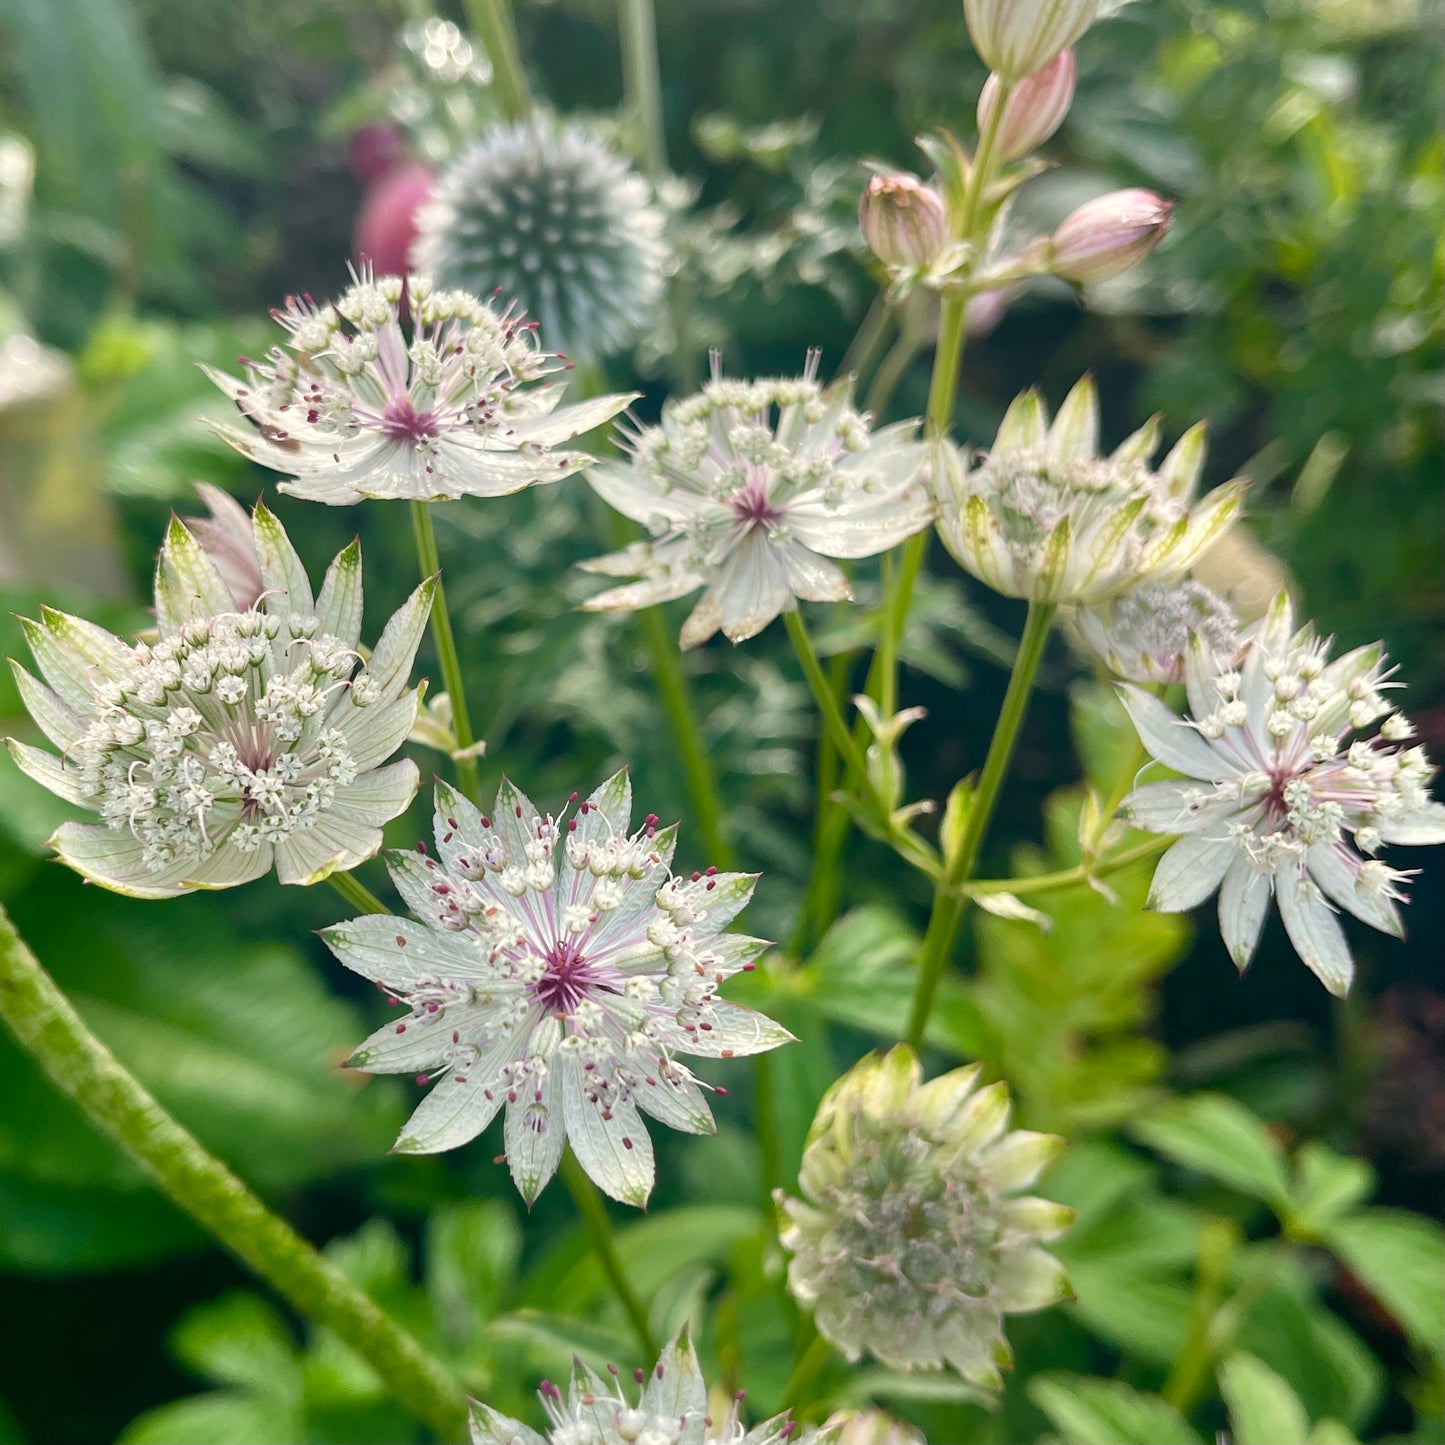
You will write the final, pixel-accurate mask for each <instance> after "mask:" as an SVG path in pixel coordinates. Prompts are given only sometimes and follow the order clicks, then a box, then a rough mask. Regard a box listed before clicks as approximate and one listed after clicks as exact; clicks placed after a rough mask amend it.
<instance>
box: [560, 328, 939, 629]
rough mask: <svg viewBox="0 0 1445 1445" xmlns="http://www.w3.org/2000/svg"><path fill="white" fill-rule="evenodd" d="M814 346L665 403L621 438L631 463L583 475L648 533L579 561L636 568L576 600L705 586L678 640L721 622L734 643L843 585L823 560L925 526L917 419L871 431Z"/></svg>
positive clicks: (617, 605) (836, 596)
mask: <svg viewBox="0 0 1445 1445" xmlns="http://www.w3.org/2000/svg"><path fill="white" fill-rule="evenodd" d="M816 371H817V354H816V353H814V354H812V355H810V356H809V358H808V366H807V369H806V370H805V372H804V374H803V375H802V376H800V377H796V378H790V379H787V380H764V381H728V380H726V379H724V378H723V377H722V376H721V375H720V374H719V373H718V371H717V364H716V361H714V373H713V379H712V380H711V381H710V382H709V383H708V384H707V385H706V386H704V387H703V389H702V391H701V393H699V394H698V395H697V396H693V397H689V398H687V399H686V400H685V401H678V402H669V403H668V404H667V405H666V406H665V407H664V408H663V412H662V422H661V424H660V425H658V426H645V427H640V428H639V429H637V430H636V431H635V432H634V433H633V434H632V436H631V437H630V438H628V443H627V445H628V450H629V452H630V453H631V461H630V464H629V465H626V466H603V467H600V468H598V469H597V470H595V471H593V472H592V473H591V474H590V475H589V476H588V481H589V482H590V483H591V485H592V487H593V489H594V490H595V491H596V492H597V493H598V494H599V495H601V496H602V497H603V498H604V499H605V500H606V501H607V502H609V503H610V504H611V505H612V506H614V507H616V508H617V510H618V511H619V512H622V513H623V514H624V515H626V516H628V517H631V518H632V520H633V521H635V522H641V523H643V524H644V525H645V526H647V527H648V528H649V529H650V530H651V531H652V533H653V536H654V540H653V541H651V542H649V543H637V544H635V545H634V546H632V547H629V548H627V549H626V550H625V551H622V552H616V553H613V554H612V555H610V556H607V557H600V558H598V559H596V560H595V561H592V562H588V563H584V564H583V566H584V567H585V568H586V569H587V570H588V571H591V572H601V573H604V574H606V575H609V576H614V577H640V578H641V579H642V580H641V581H638V582H633V583H631V584H629V585H627V586H624V587H614V588H612V589H611V590H609V591H607V592H603V593H602V594H601V595H600V596H597V597H594V598H592V599H591V600H590V601H589V602H587V603H585V604H584V606H586V607H587V608H589V609H590V610H593V611H602V610H620V609H632V608H638V607H651V606H653V605H654V604H655V603H658V602H666V601H669V600H671V599H672V598H674V597H683V596H686V595H687V594H688V593H689V592H695V591H696V590H697V589H698V588H699V587H701V588H705V589H706V590H705V591H704V593H703V596H702V599H701V601H700V602H699V603H698V604H697V606H696V607H695V608H694V609H693V612H692V615H691V616H690V617H689V618H688V619H687V622H686V623H685V625H684V626H683V629H682V645H683V646H684V647H693V646H696V645H697V644H698V643H700V642H705V641H706V640H707V639H708V638H709V637H711V636H712V635H713V633H715V632H716V631H718V629H719V628H721V629H722V631H723V632H724V633H725V634H726V635H727V636H728V637H729V638H731V639H732V640H733V641H734V642H741V641H742V640H743V639H744V638H748V637H752V636H754V635H755V634H756V633H759V632H761V631H762V630H763V628H764V627H766V626H767V625H768V623H769V622H771V621H772V620H773V619H774V618H775V617H777V616H778V614H779V613H780V612H783V611H785V610H787V609H789V608H792V607H794V606H795V605H796V602H797V599H799V598H802V599H804V600H806V601H810V602H831V601H838V600H842V599H850V598H851V597H852V595H853V592H852V588H851V587H850V586H849V584H848V579H847V577H846V576H845V575H844V574H843V572H842V570H841V569H840V568H838V567H835V566H834V565H833V563H832V562H830V561H828V560H827V559H828V558H830V557H871V556H873V555H874V554H875V553H878V552H883V551H886V550H887V549H888V548H890V547H893V546H895V545H896V544H897V543H899V542H901V541H902V540H903V539H904V538H905V537H909V536H911V535H912V534H913V533H915V532H919V531H922V530H923V528H924V527H926V526H927V525H928V524H929V522H930V521H931V520H932V518H933V504H932V502H931V501H930V499H929V497H928V494H927V492H926V490H925V489H924V486H923V485H922V480H921V478H922V476H923V471H924V466H925V463H926V459H927V454H926V452H925V451H924V449H923V447H922V446H921V445H920V444H919V443H918V442H916V441H915V440H914V436H915V433H916V430H917V424H916V423H915V422H902V423H899V424H898V425H895V426H889V427H884V428H883V429H882V430H881V431H878V432H873V431H870V429H869V424H868V418H867V417H866V416H863V415H861V414H860V413H859V412H857V411H855V410H854V409H853V407H852V405H851V401H850V397H849V393H848V390H847V388H846V387H842V386H839V387H836V388H833V389H831V390H829V391H825V390H824V389H823V388H822V387H821V386H819V384H818V382H817V380H816V375H815V373H816Z"/></svg>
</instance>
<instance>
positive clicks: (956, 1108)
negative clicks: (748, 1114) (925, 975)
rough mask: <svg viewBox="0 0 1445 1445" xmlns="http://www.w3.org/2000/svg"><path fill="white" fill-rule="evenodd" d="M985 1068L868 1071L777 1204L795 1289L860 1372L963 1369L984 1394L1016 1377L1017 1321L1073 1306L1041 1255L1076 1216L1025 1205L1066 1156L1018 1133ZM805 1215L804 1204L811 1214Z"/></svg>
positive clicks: (1055, 1142) (1035, 1203) (864, 1068)
mask: <svg viewBox="0 0 1445 1445" xmlns="http://www.w3.org/2000/svg"><path fill="white" fill-rule="evenodd" d="M980 1067H981V1066H980V1065H977V1064H974V1065H971V1066H970V1067H968V1068H964V1069H955V1070H954V1071H953V1072H952V1073H949V1074H945V1075H943V1076H942V1077H941V1078H938V1079H934V1080H933V1081H932V1082H931V1083H928V1084H923V1083H921V1080H922V1071H921V1070H920V1068H919V1065H918V1060H917V1058H916V1057H915V1056H914V1054H913V1052H912V1050H910V1049H908V1048H905V1047H904V1046H902V1045H899V1046H898V1047H897V1048H895V1049H892V1050H891V1051H890V1052H889V1053H888V1054H887V1055H885V1056H883V1057H879V1056H878V1055H876V1054H875V1055H870V1056H869V1057H868V1058H866V1059H864V1060H863V1062H862V1063H860V1064H859V1065H858V1066H857V1067H856V1068H854V1069H853V1070H852V1071H851V1072H850V1073H848V1074H846V1075H844V1077H843V1078H842V1079H840V1080H839V1081H838V1082H837V1083H836V1084H834V1085H833V1087H832V1088H831V1089H830V1090H829V1091H828V1093H827V1094H826V1095H825V1096H824V1098H823V1102H822V1104H821V1105H820V1106H819V1108H818V1115H817V1118H816V1119H814V1121H813V1127H812V1129H811V1130H810V1131H809V1134H808V1143H807V1147H806V1149H805V1150H804V1152H803V1166H802V1170H801V1172H800V1174H799V1176H798V1184H799V1188H800V1189H801V1191H802V1193H803V1196H804V1198H803V1200H802V1201H800V1200H796V1199H787V1198H783V1197H782V1196H781V1194H780V1196H779V1199H780V1203H781V1204H782V1208H783V1210H784V1212H785V1214H786V1215H787V1218H788V1223H787V1225H786V1227H785V1228H784V1230H783V1236H782V1239H783V1244H784V1246H785V1247H786V1248H787V1249H788V1250H789V1251H790V1252H791V1254H792V1255H793V1259H792V1261H791V1263H790V1264H789V1266H788V1287H789V1289H791V1290H792V1292H793V1295H794V1296H795V1297H796V1298H797V1299H798V1300H799V1301H801V1302H802V1303H803V1304H805V1305H811V1306H812V1308H813V1322H814V1323H815V1324H816V1325H817V1327H818V1332H819V1334H821V1335H822V1336H823V1337H824V1339H826V1340H828V1341H829V1342H830V1343H832V1344H833V1345H835V1346H836V1347H837V1348H838V1349H839V1350H841V1351H842V1353H843V1354H844V1355H845V1356H847V1358H848V1359H849V1360H857V1359H858V1358H859V1357H860V1356H861V1355H862V1354H863V1352H864V1351H865V1350H866V1351H868V1352H870V1353H872V1354H873V1355H876V1356H877V1357H878V1359H880V1360H882V1361H883V1363H884V1364H885V1365H891V1366H893V1367H894V1368H896V1369H913V1368H916V1367H917V1368H924V1369H936V1368H938V1367H939V1366H941V1365H945V1364H947V1365H951V1366H952V1367H953V1368H954V1369H955V1370H957V1371H958V1372H959V1374H960V1375H962V1376H963V1377H964V1379H966V1380H968V1381H970V1382H972V1383H974V1384H980V1385H997V1384H999V1383H1000V1376H999V1370H998V1367H999V1366H1000V1365H1006V1364H1007V1363H1008V1362H1009V1359H1010V1355H1009V1348H1008V1342H1007V1340H1005V1338H1004V1334H1003V1317H1004V1315H1005V1314H1016V1313H1019V1312H1021V1311H1025V1310H1036V1309H1042V1308H1044V1307H1045V1306H1046V1305H1051V1304H1054V1303H1056V1302H1057V1301H1058V1300H1061V1299H1063V1298H1065V1297H1066V1296H1067V1295H1068V1292H1069V1291H1068V1284H1067V1282H1066V1280H1065V1277H1064V1271H1063V1268H1062V1266H1061V1265H1060V1264H1059V1262H1058V1261H1057V1260H1056V1259H1054V1257H1053V1256H1052V1255H1050V1254H1048V1253H1046V1252H1045V1251H1044V1250H1042V1249H1040V1248H1039V1247H1038V1246H1039V1241H1040V1240H1046V1239H1052V1238H1054V1237H1055V1236H1056V1235H1058V1234H1060V1233H1061V1232H1062V1231H1063V1230H1064V1229H1065V1228H1066V1227H1067V1226H1068V1224H1069V1221H1070V1220H1071V1219H1072V1217H1073V1215H1072V1211H1070V1210H1068V1209H1065V1208H1063V1207H1062V1206H1061V1205H1057V1204H1051V1203H1049V1202H1048V1201H1047V1200H1044V1199H1034V1198H1029V1197H1022V1198H1014V1197H1011V1196H1013V1195H1014V1194H1015V1193H1016V1192H1017V1191H1018V1190H1020V1189H1023V1188H1025V1187H1027V1186H1028V1185H1030V1184H1032V1183H1033V1182H1034V1180H1036V1179H1037V1178H1038V1176H1039V1174H1040V1173H1041V1172H1042V1170H1043V1168H1044V1166H1045V1165H1046V1164H1047V1163H1048V1162H1049V1160H1050V1159H1052V1158H1053V1157H1054V1155H1055V1154H1056V1153H1057V1152H1058V1150H1059V1149H1060V1148H1061V1147H1062V1145H1063V1140H1062V1139H1058V1138H1056V1137H1054V1136H1053V1135H1051V1134H1031V1133H1027V1132H1024V1131H1014V1132H1006V1130H1005V1126H1006V1124H1007V1122H1008V1115H1009V1100H1008V1091H1007V1089H1006V1088H1005V1086H1004V1085H1003V1084H1002V1083H997V1084H992V1085H990V1086H989V1087H988V1088H986V1089H978V1088H976V1085H977V1084H978V1077H979V1072H980ZM804 1201H806V1202H804Z"/></svg>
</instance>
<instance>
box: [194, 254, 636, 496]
mask: <svg viewBox="0 0 1445 1445" xmlns="http://www.w3.org/2000/svg"><path fill="white" fill-rule="evenodd" d="M408 311H409V320H408V322H407V324H405V325H404V324H403V319H402V318H403V315H404V313H406V312H408ZM275 316H276V319H277V321H279V322H280V323H281V325H282V326H283V327H284V328H285V329H286V331H287V333H288V340H287V342H286V344H285V345H284V346H277V347H274V348H273V349H272V350H271V352H270V353H269V355H268V356H267V358H266V360H264V361H259V362H246V363H244V365H245V371H246V375H245V379H244V380H240V379H237V378H236V377H233V376H227V375H225V374H224V373H222V372H219V371H213V370H211V369H210V368H205V370H206V374H207V375H208V376H209V377H210V378H211V380H212V381H214V382H215V383H216V385H217V386H219V387H220V388H221V390H222V391H224V392H225V393H226V395H227V396H229V397H230V398H231V400H232V401H234V402H235V403H236V406H237V408H238V410H239V411H240V412H241V415H242V416H244V417H245V418H246V420H247V421H248V422H250V424H251V429H249V430H248V429H245V428H240V427H234V426H223V425H217V426H216V428H215V429H216V431H217V432H218V433H219V434H220V435H221V436H222V437H224V438H225V440H226V441H228V442H230V444H231V445H232V446H233V447H235V448H236V450H237V451H239V452H241V453H242V454H243V455H244V456H247V457H250V459H251V460H252V461H254V462H257V463H259V464H260V465H261V466H263V467H270V468H271V470H272V471H276V472H282V473H284V474H285V475H286V476H287V477H289V478H290V480H289V481H285V482H282V483H281V484H280V486H281V490H282V491H283V492H291V493H293V494H294V495H296V496H298V497H307V498H309V499H310V500H312V501H316V502H326V503H329V504H330V505H332V506H346V505H349V504H350V503H352V502H357V501H360V500H361V499H362V498H363V497H385V498H408V499H411V500H413V501H430V500H436V499H438V498H442V497H461V496H478V497H499V496H503V495H505V494H506V493H508V492H516V491H519V490H521V488H523V487H528V486H531V485H533V484H534V483H538V482H554V481H556V480H557V479H558V478H559V477H565V476H568V475H570V474H571V473H573V472H577V471H581V470H582V468H584V467H587V466H590V465H591V464H592V460H593V459H592V458H591V457H590V456H588V455H587V454H586V453H585V452H574V451H554V450H552V448H553V447H555V446H558V445H559V444H560V443H562V442H565V441H569V440H571V439H572V438H573V437H577V436H581V435H582V434H583V433H584V432H588V431H591V430H592V428H593V427H597V426H600V425H602V423H603V422H605V421H608V420H609V419H611V418H612V417H614V416H616V415H617V413H618V412H619V411H621V410H622V408H623V407H624V406H626V405H627V403H628V401H629V400H631V398H630V397H627V396H603V397H597V398H596V399H594V400H592V401H585V402H579V403H578V404H576V405H574V406H565V407H560V408H559V407H558V402H559V401H560V400H561V397H562V393H563V391H564V390H565V389H566V383H565V382H553V381H549V380H548V379H547V378H549V377H551V376H554V375H555V374H556V373H557V372H559V371H561V370H563V369H564V367H565V363H564V362H563V360H562V359H561V358H560V357H558V356H554V355H552V354H551V353H549V352H546V351H543V350H542V349H541V348H540V346H539V345H538V342H537V336H536V326H535V323H529V322H526V321H524V320H523V319H522V317H521V315H520V313H518V312H517V311H516V310H515V309H508V310H506V311H501V312H499V311H497V310H494V309H493V308H492V307H491V306H488V305H487V304H486V303H485V302H482V301H479V300H478V299H477V298H476V297H475V296H472V295H469V294H468V293H467V292H465V291H443V290H438V289H437V288H436V287H434V286H433V285H432V283H431V282H430V281H428V280H425V279H423V278H421V277H416V276H413V277H411V278H410V279H409V280H408V281H407V282H405V283H403V281H402V278H401V277H399V276H382V277H380V278H377V279H375V280H373V278H372V276H371V273H370V271H369V269H366V268H363V270H362V273H361V275H360V276H359V277H357V278H356V280H355V284H354V285H353V286H352V287H351V289H350V290H349V291H347V292H346V294H345V295H343V296H342V297H341V298H340V300H338V301H336V302H335V303H334V304H330V305H325V306H318V305H316V303H315V302H313V301H312V300H311V299H310V298H309V297H303V298H301V299H299V300H298V299H296V298H295V297H293V298H291V300H289V301H288V302H287V303H286V306H285V308H284V309H283V310H280V311H277V312H276V313H275Z"/></svg>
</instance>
